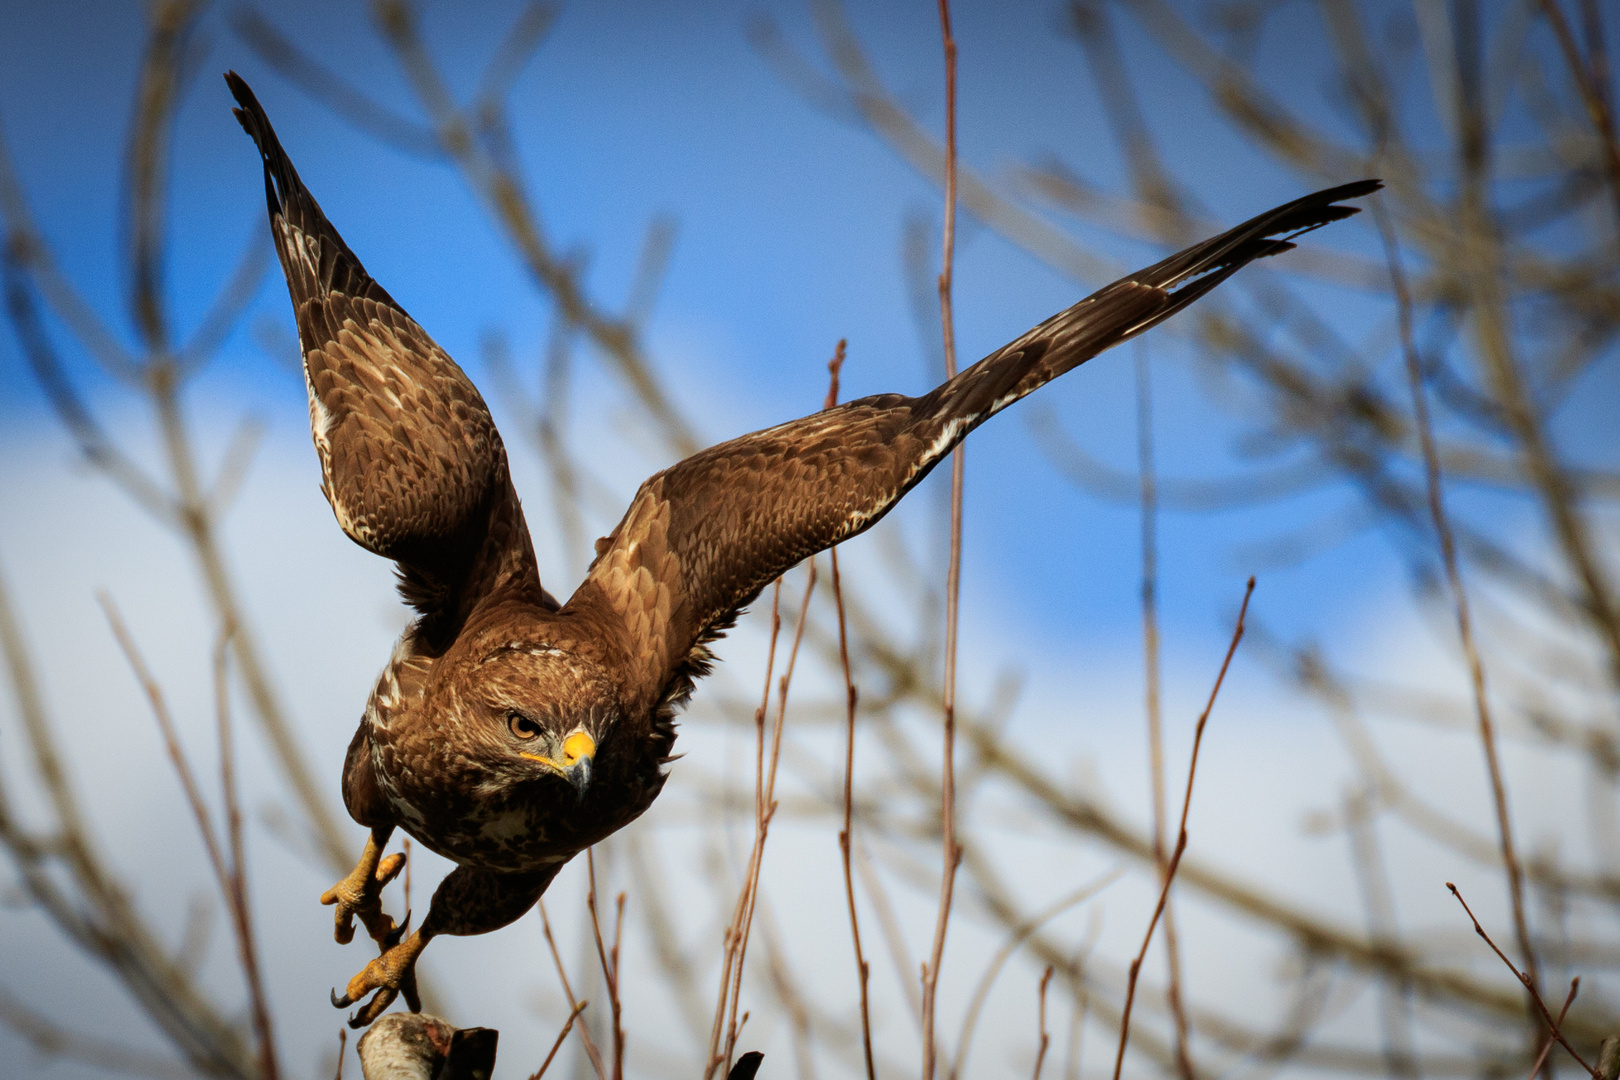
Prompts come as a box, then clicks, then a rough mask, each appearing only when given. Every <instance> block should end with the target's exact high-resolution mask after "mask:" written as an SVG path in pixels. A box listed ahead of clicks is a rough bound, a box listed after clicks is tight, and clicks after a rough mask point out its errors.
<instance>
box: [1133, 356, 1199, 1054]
mask: <svg viewBox="0 0 1620 1080" xmlns="http://www.w3.org/2000/svg"><path fill="white" fill-rule="evenodd" d="M1133 354H1134V355H1133V357H1132V359H1134V360H1135V362H1136V364H1135V367H1136V456H1137V470H1138V472H1139V473H1140V488H1141V502H1142V668H1143V675H1142V682H1143V696H1144V698H1145V701H1144V705H1145V711H1146V713H1147V725H1148V769H1149V772H1150V782H1151V788H1152V794H1153V857H1154V859H1155V860H1156V861H1157V862H1158V864H1159V881H1160V883H1161V884H1162V883H1163V882H1164V880H1165V878H1166V876H1167V874H1168V871H1169V869H1170V853H1169V851H1168V850H1166V847H1165V841H1164V833H1165V805H1164V798H1165V794H1164V715H1163V709H1162V707H1161V698H1160V687H1161V680H1160V674H1159V535H1158V526H1159V489H1158V475H1157V471H1156V470H1155V468H1154V461H1153V376H1152V368H1151V366H1150V365H1149V363H1148V351H1147V344H1146V342H1144V341H1143V339H1141V338H1137V339H1136V342H1135V347H1134V349H1133ZM1164 952H1165V961H1166V964H1167V966H1168V967H1169V977H1168V984H1167V986H1166V988H1165V996H1166V998H1167V1000H1168V1002H1169V1005H1170V1016H1171V1018H1172V1019H1173V1020H1174V1021H1175V1031H1176V1069H1177V1071H1178V1072H1179V1073H1180V1074H1181V1080H1193V1067H1192V1057H1191V1054H1190V1052H1189V1050H1188V1047H1187V1010H1186V1008H1185V1007H1184V1006H1183V1005H1182V1001H1181V942H1180V939H1179V938H1178V937H1177V935H1176V919H1175V907H1174V905H1173V904H1171V903H1170V901H1169V900H1166V901H1165V906H1164Z"/></svg>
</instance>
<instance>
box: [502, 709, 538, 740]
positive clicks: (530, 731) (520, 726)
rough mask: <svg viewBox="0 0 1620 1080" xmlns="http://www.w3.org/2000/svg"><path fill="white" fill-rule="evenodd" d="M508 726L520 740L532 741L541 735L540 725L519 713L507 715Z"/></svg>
mask: <svg viewBox="0 0 1620 1080" xmlns="http://www.w3.org/2000/svg"><path fill="white" fill-rule="evenodd" d="M506 726H507V727H509V728H511V729H512V734H514V735H516V736H517V737H518V738H520V739H532V738H534V737H535V736H537V735H539V734H540V725H539V724H537V723H535V722H534V721H533V720H530V719H529V718H528V717H527V716H524V715H523V714H522V713H518V712H515V713H508V714H507V717H506Z"/></svg>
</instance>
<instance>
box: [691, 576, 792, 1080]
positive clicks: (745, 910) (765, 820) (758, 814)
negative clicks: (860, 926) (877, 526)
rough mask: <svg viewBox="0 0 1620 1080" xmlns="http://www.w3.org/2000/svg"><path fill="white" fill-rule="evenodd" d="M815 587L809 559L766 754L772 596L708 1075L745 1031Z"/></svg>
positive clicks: (774, 618) (777, 622)
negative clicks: (745, 993) (786, 742)
mask: <svg viewBox="0 0 1620 1080" xmlns="http://www.w3.org/2000/svg"><path fill="white" fill-rule="evenodd" d="M815 589H816V563H815V560H814V559H811V560H810V561H809V563H808V566H807V570H806V574H805V583H804V598H803V599H802V600H801V601H800V603H799V617H798V620H797V622H796V623H795V625H794V629H793V641H792V644H791V645H790V646H789V647H788V658H787V664H786V665H785V666H784V668H783V671H782V674H781V676H780V677H779V678H778V680H777V686H776V720H775V723H774V725H773V726H772V729H771V736H770V752H769V755H768V756H767V754H766V739H765V714H766V711H767V708H768V706H769V704H770V694H771V680H770V675H771V669H772V666H773V664H774V659H775V649H776V637H777V633H778V631H779V629H780V626H781V616H780V613H779V608H778V601H779V600H780V598H781V593H782V589H781V579H780V578H778V579H777V587H776V589H775V590H774V592H773V593H772V598H771V657H770V658H769V659H768V660H767V662H766V675H765V692H764V696H763V697H762V698H761V701H760V706H759V708H758V709H757V710H756V711H755V713H754V730H755V734H756V746H755V760H754V770H755V772H754V847H753V851H752V852H751V854H750V855H749V860H748V876H747V878H746V880H745V881H744V883H743V889H742V893H741V895H740V896H738V898H737V908H736V913H735V914H734V915H733V918H732V923H731V926H730V927H728V928H727V930H726V939H727V944H726V956H727V958H728V960H729V963H730V973H729V976H723V977H722V987H725V986H727V984H729V990H730V1001H729V1004H724V1003H725V1002H726V998H725V997H724V996H723V995H722V998H721V1001H722V1003H723V1004H724V1009H723V1011H724V1013H725V1015H726V1022H725V1029H724V1030H725V1041H724V1045H723V1046H718V1045H712V1046H711V1049H710V1055H711V1056H710V1061H709V1069H708V1071H707V1072H706V1074H705V1075H706V1076H709V1075H712V1074H713V1071H714V1070H716V1069H718V1068H719V1067H720V1066H722V1065H724V1066H725V1068H726V1069H727V1070H728V1071H729V1070H730V1068H731V1061H732V1055H733V1053H734V1052H735V1050H736V1047H737V1038H738V1036H739V1035H740V1034H741V1032H742V1025H743V1024H744V1023H745V1022H746V1021H747V1019H748V1017H747V1014H746V1013H744V1014H743V1015H742V1019H740V1020H739V1019H738V1009H739V1008H740V1006H741V1001H742V981H743V978H742V977H743V965H744V963H745V962H746V960H747V958H748V940H749V935H750V932H751V930H752V929H753V924H754V911H755V909H756V908H757V907H758V905H759V878H760V872H761V870H762V869H763V868H764V864H765V843H766V840H767V839H768V837H769V836H770V828H771V821H772V819H773V818H774V817H775V816H776V771H777V765H778V763H779V762H780V761H781V757H782V733H783V730H784V728H785V726H786V721H787V699H788V690H789V688H790V687H791V686H792V685H793V671H794V668H795V666H796V665H797V663H798V659H799V646H800V644H801V643H802V642H803V640H804V628H805V625H806V624H807V623H808V621H809V616H810V598H811V596H812V595H813V594H814V593H815ZM719 1019H720V1014H719V1013H718V1012H717V1014H716V1030H717V1031H718V1024H719Z"/></svg>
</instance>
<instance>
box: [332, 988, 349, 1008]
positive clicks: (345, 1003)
mask: <svg viewBox="0 0 1620 1080" xmlns="http://www.w3.org/2000/svg"><path fill="white" fill-rule="evenodd" d="M331 994H332V1008H334V1009H347V1008H348V1007H349V1006H350V1005H353V1004H354V1002H352V1001H350V1000H349V995H347V994H344V995H343V996H342V997H338V992H337V987H335V986H334V987H332V990H331Z"/></svg>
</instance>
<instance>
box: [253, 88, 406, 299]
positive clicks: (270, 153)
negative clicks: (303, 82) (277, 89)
mask: <svg viewBox="0 0 1620 1080" xmlns="http://www.w3.org/2000/svg"><path fill="white" fill-rule="evenodd" d="M225 83H226V85H227V86H229V87H230V89H231V95H232V96H233V97H235V98H236V101H237V104H238V105H240V106H241V107H240V108H237V109H232V110H231V112H233V113H234V114H235V115H236V120H237V122H238V123H239V124H241V125H242V130H243V131H246V132H247V133H248V135H249V136H251V137H252V139H253V143H254V145H255V146H257V147H258V148H259V156H260V157H261V158H262V159H263V160H264V196H265V202H266V203H267V204H268V206H269V210H270V228H271V232H272V233H273V234H274V236H275V242H276V251H277V253H278V254H279V255H280V256H281V265H282V269H283V270H285V271H286V275H287V288H288V291H289V292H291V293H292V299H293V306H294V308H295V309H296V308H298V307H300V306H301V305H302V304H303V303H304V302H305V301H306V300H310V299H315V298H318V297H320V296H324V295H326V294H327V293H342V294H343V295H345V296H354V297H365V298H369V299H372V300H376V301H378V302H379V303H385V304H388V305H389V306H391V307H398V306H399V305H397V304H395V303H394V300H393V298H392V297H390V296H389V295H388V293H387V292H386V291H385V290H384V289H383V287H382V286H381V285H378V284H377V282H376V281H375V280H373V278H372V276H371V275H370V274H368V273H366V268H365V267H364V266H363V265H362V264H361V262H360V260H359V258H357V257H356V256H355V254H354V252H352V251H350V250H349V245H348V244H346V243H344V242H343V237H342V236H340V235H338V231H337V229H335V228H333V227H332V223H331V222H330V221H328V220H327V219H326V215H325V214H324V213H322V212H321V206H320V203H318V202H316V201H315V196H313V195H311V194H310V193H309V189H308V188H306V187H305V186H304V182H303V181H302V180H300V179H299V177H298V170H297V169H295V168H293V163H292V161H291V160H290V159H289V158H288V157H287V153H286V151H284V150H283V149H282V148H281V140H280V139H278V138H276V129H275V128H274V127H272V126H271V125H270V117H269V116H267V115H266V114H265V111H264V107H263V106H262V105H260V104H259V99H258V98H257V97H256V96H255V95H254V93H253V89H252V88H251V87H249V86H248V84H247V82H246V80H244V79H243V78H242V77H241V76H240V75H238V74H237V73H236V72H234V71H227V72H226V73H225Z"/></svg>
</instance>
